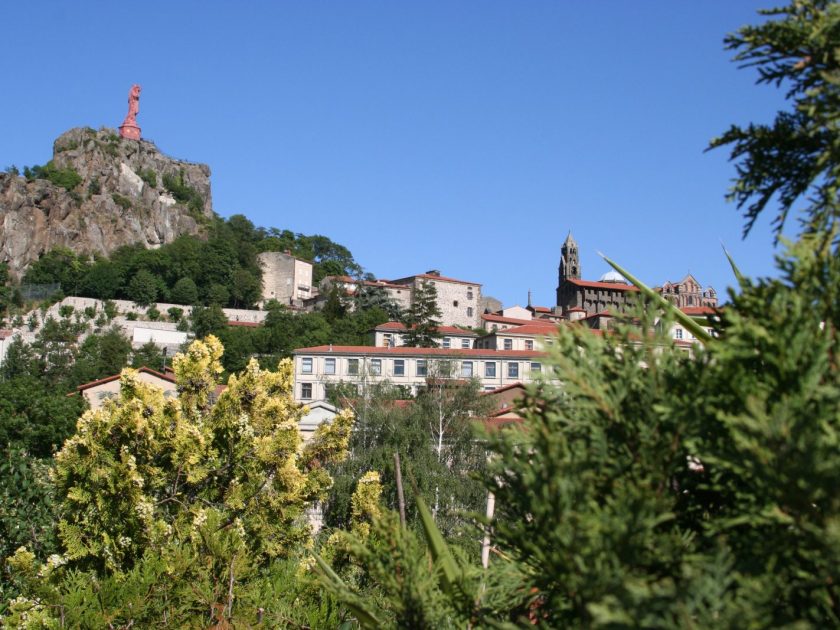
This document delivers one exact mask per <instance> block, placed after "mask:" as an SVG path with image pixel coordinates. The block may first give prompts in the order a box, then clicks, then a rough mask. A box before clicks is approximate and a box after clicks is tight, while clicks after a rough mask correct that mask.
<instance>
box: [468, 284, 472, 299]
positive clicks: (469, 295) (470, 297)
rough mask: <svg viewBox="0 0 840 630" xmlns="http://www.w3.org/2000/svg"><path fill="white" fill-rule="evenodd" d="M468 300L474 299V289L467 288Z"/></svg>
mask: <svg viewBox="0 0 840 630" xmlns="http://www.w3.org/2000/svg"><path fill="white" fill-rule="evenodd" d="M467 299H468V300H471V299H473V290H472V287H467Z"/></svg>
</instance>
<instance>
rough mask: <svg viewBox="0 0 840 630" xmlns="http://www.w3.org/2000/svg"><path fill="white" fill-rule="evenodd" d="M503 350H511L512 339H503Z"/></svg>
mask: <svg viewBox="0 0 840 630" xmlns="http://www.w3.org/2000/svg"><path fill="white" fill-rule="evenodd" d="M505 350H513V339H505Z"/></svg>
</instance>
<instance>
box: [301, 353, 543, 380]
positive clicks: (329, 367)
mask: <svg viewBox="0 0 840 630" xmlns="http://www.w3.org/2000/svg"><path fill="white" fill-rule="evenodd" d="M476 363H478V362H477V361H461V369H460V376H461V377H462V378H472V377H473V376H476V375H477V372H476V370H475V364H476ZM506 365H507V375H508V378H519V363H518V362H516V361H509V362H507V363H506ZM438 366H439V368H440V372H441V373H442V374H450V373H451V368H452V364H451V362H449V361H439V362H438ZM496 366H497V362H496V361H484V378H495V377H496ZM300 371H301V374H312V373H313V359H312V357H303V358H302V359H301V362H300ZM541 371H542V364H541V363H536V362H533V363H531V372H532V373H533V372H541ZM368 373H369V374H370V375H371V376H381V375H382V359H370V361H369V363H368ZM324 374H336V359H335V358H334V357H328V358H325V359H324ZM347 374H348V375H349V376H358V375H359V359H347ZM392 374H393V375H394V376H405V375H406V360H405V359H393V371H392ZM428 375H429V364H428V361H427V360H426V359H417V360H416V362H415V376H428Z"/></svg>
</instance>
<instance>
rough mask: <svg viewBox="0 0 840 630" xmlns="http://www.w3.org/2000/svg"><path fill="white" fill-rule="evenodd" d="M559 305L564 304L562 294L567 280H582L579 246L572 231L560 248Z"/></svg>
mask: <svg viewBox="0 0 840 630" xmlns="http://www.w3.org/2000/svg"><path fill="white" fill-rule="evenodd" d="M557 275H558V278H557V304H558V306H559V305H561V304H563V300H562V299H561V294H562V293H563V285H564V284H565V283H566V281H567V280H570V279H573V278H574V279H580V257H579V256H578V244H577V242H575V239H574V237H573V236H572V233H571V231H569V235H568V236H567V237H566V240H565V241H564V242H563V245H562V247H560V267H559V268H558V270H557Z"/></svg>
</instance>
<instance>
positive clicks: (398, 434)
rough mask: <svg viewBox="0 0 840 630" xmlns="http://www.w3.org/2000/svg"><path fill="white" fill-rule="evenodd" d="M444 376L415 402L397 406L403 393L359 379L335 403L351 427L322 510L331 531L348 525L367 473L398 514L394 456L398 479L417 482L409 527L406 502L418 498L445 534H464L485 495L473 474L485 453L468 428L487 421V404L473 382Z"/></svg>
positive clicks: (435, 379) (411, 494) (409, 491)
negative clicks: (347, 412)
mask: <svg viewBox="0 0 840 630" xmlns="http://www.w3.org/2000/svg"><path fill="white" fill-rule="evenodd" d="M432 371H433V372H435V370H434V369H433V370H432ZM448 376H449V375H442V374H440V373H437V374H436V375H435V376H434V377H433V378H432V379H431V383H430V386H429V387H428V388H427V389H425V390H424V391H422V392H421V393H420V394H418V396H417V397H416V398H414V399H411V400H410V401H409V402H408V404H405V401H402V403H400V404H398V403H397V402H396V401H397V400H398V399H404V398H406V395H405V392H403V391H402V390H401V389H400V388H396V387H392V386H389V385H382V384H378V383H377V384H374V383H369V382H367V381H366V380H365V379H364V375H362V380H361V382H360V383H354V384H353V395H352V396H351V398H349V399H347V398H344V399H342V400H337V401H335V402H337V403H338V404H343V405H345V406H349V407H350V408H351V409H352V410H353V414H354V416H355V417H356V423H355V425H354V428H353V433H352V436H351V441H350V450H351V452H352V453H353V456H352V457H350V458H348V459H347V460H346V461H344V462H342V463H340V464H338V465H337V466H336V467H335V469H334V471H333V476H334V477H335V486H334V487H333V489H332V491H331V492H330V496H329V499H328V501H327V503H326V506H325V517H326V522H327V523H328V524H330V525H332V526H334V527H335V526H344V527H346V526H347V525H348V524H349V522H350V516H351V505H350V496H351V493H352V489H353V487H354V486H355V484H356V481H357V480H358V479H359V478H360V476H361V475H362V474H363V473H364V472H365V471H368V470H376V471H379V472H380V473H381V475H382V485H383V493H384V497H383V499H384V502H385V506H387V507H389V508H391V509H396V508H397V487H396V477H395V473H394V453H400V454H401V457H402V458H403V471H404V472H403V474H404V475H406V478H408V475H410V476H411V478H412V479H413V480H414V482H415V486H414V487H413V488H408V487H407V488H406V493H407V495H408V497H409V502H408V510H407V512H408V520H409V522H411V523H414V524H416V523H417V512H416V510H415V504H414V502H413V501H412V500H411V499H412V498H413V497H414V496H416V495H415V492H416V493H419V496H422V497H423V498H424V499H425V500H426V501H427V502H428V503H429V504H432V505H434V506H436V507H435V516H436V519H437V522H438V524H439V525H440V526H441V528H442V529H443V530H444V531H445V532H446V533H447V534H449V535H454V533H455V532H456V531H458V530H463V529H464V527H465V525H466V523H467V520H466V519H465V514H467V513H472V512H477V511H479V510H480V509H481V508H482V506H483V503H484V500H485V498H486V492H485V491H484V488H483V484H482V483H481V482H480V481H479V480H478V479H477V478H476V475H477V474H478V473H479V472H480V471H483V470H484V467H485V460H486V450H485V447H484V445H483V444H481V443H480V442H478V441H477V440H476V439H475V435H474V433H473V427H472V424H473V422H474V419H475V418H477V417H483V416H485V415H486V414H487V412H488V411H489V410H488V404H489V401H488V399H487V398H486V397H484V396H482V395H481V390H480V387H479V384H478V383H477V382H474V381H467V382H464V381H463V380H460V379H451V378H448ZM357 387H359V388H360V389H361V392H359V390H358V389H357ZM406 485H408V484H406ZM475 548H477V546H476V547H475Z"/></svg>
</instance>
